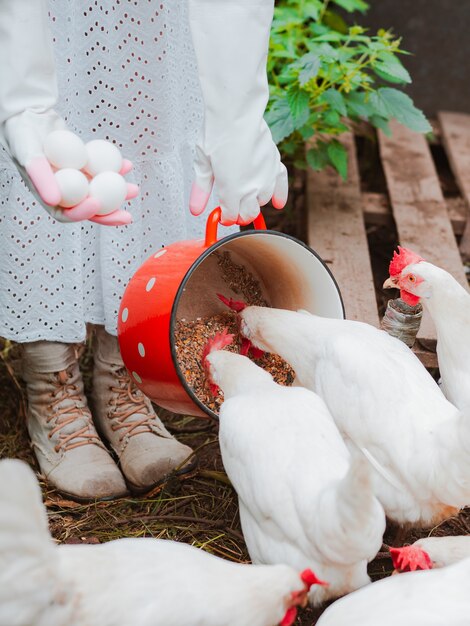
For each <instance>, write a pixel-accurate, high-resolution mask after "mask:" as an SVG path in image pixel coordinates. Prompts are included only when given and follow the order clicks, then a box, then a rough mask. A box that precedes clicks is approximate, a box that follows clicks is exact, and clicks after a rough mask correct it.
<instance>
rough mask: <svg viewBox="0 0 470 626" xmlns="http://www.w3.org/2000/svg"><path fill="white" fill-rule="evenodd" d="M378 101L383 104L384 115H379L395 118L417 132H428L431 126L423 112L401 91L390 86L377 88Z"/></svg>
mask: <svg viewBox="0 0 470 626" xmlns="http://www.w3.org/2000/svg"><path fill="white" fill-rule="evenodd" d="M377 96H378V99H379V101H380V102H381V103H382V104H383V107H384V109H385V111H386V113H387V114H386V115H382V114H380V113H379V115H380V116H381V117H385V118H390V117H394V118H396V119H397V120H398V121H399V122H400V123H401V124H403V125H404V126H407V127H408V128H410V129H411V130H414V131H416V132H418V133H429V132H430V131H431V130H432V128H431V125H430V123H429V122H428V120H427V119H426V117H425V116H424V114H423V112H422V111H420V110H419V109H417V108H416V107H415V105H414V104H413V100H412V99H411V98H410V97H409V96H407V95H406V94H405V93H403V92H402V91H398V89H393V88H392V87H382V88H381V89H378V90H377Z"/></svg>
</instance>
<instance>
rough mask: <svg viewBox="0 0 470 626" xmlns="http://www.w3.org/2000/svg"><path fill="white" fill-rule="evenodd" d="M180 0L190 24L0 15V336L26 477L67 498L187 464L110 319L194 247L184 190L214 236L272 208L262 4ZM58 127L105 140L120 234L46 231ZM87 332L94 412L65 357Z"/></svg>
mask: <svg viewBox="0 0 470 626" xmlns="http://www.w3.org/2000/svg"><path fill="white" fill-rule="evenodd" d="M188 4H189V15H190V16H189V19H188V6H187V4H186V2H183V1H177V0H172V1H169V0H167V1H163V0H160V1H159V2H158V1H155V0H134V1H132V2H131V1H126V2H123V1H122V0H121V1H119V0H116V2H113V3H108V2H104V1H102V2H98V1H97V0H96V1H95V0H93V1H92V0H90V2H89V3H86V4H85V3H79V2H76V1H75V0H51V1H50V2H49V4H48V6H46V0H20V2H18V0H5V1H4V2H3V3H2V4H1V5H0V53H1V55H2V58H3V59H6V61H7V62H6V76H5V77H4V78H2V84H1V85H0V124H1V127H0V128H1V133H0V134H1V136H2V142H3V144H4V146H5V151H4V153H3V154H2V155H1V156H0V159H1V160H0V170H1V174H0V175H1V179H2V180H1V197H0V205H1V207H2V208H1V214H0V221H1V227H0V236H1V246H0V262H1V267H2V268H3V279H2V284H1V285H0V334H1V335H2V336H4V337H6V338H9V339H12V340H15V341H18V342H20V343H21V344H22V345H23V363H24V378H25V381H26V385H27V394H28V417H27V421H28V430H29V433H30V436H31V440H32V445H33V448H34V451H35V453H36V456H37V459H38V462H39V465H40V467H41V470H42V472H43V473H44V474H45V475H46V477H47V478H48V480H49V481H50V482H51V483H52V484H54V485H55V486H56V487H57V488H58V489H60V490H61V491H63V492H65V493H67V494H68V495H70V496H71V497H74V498H77V499H84V500H87V499H91V498H101V499H106V498H113V497H118V496H120V495H123V494H124V493H126V489H127V487H128V488H130V489H131V490H132V491H133V492H137V493H138V492H141V491H145V490H148V489H150V488H151V487H153V486H154V485H155V484H158V483H159V482H160V481H161V480H162V479H163V478H164V477H165V476H166V475H167V474H168V473H169V472H170V471H172V470H173V469H175V468H179V469H180V470H181V471H186V470H187V469H189V468H190V467H191V460H190V459H189V456H190V454H191V450H190V448H188V447H187V446H184V445H182V444H180V443H179V442H177V441H176V440H175V439H174V438H173V437H171V435H170V434H169V433H168V431H167V430H166V429H165V427H164V426H163V424H162V422H161V421H160V419H159V418H158V416H157V415H156V413H155V412H154V410H153V408H152V406H151V404H150V402H149V400H148V399H147V398H145V397H144V396H143V395H142V394H141V392H140V391H139V390H138V389H137V388H136V387H135V386H134V385H133V383H132V382H131V380H130V378H129V377H128V375H127V372H126V370H125V368H124V366H123V363H122V359H121V357H120V354H119V347H118V343H117V339H116V336H115V335H116V320H117V311H118V308H119V301H120V298H121V297H122V294H123V291H124V289H125V287H126V284H127V282H128V280H129V278H130V277H131V276H132V274H133V273H134V272H135V270H136V269H137V268H138V267H139V265H140V264H141V263H142V261H143V260H144V259H145V258H146V257H147V256H149V255H150V253H151V252H152V251H154V250H155V249H156V248H158V247H160V246H162V245H167V244H169V243H171V242H173V241H176V240H181V239H191V238H194V237H198V236H200V235H201V233H202V229H203V226H204V224H203V223H202V221H201V220H197V219H195V218H194V217H193V216H191V215H190V214H189V212H187V210H186V208H185V207H186V206H187V199H188V196H190V209H191V213H192V214H193V215H199V214H200V213H202V211H203V210H204V209H205V206H206V204H207V203H208V200H209V196H210V193H211V190H212V185H213V183H214V180H215V184H216V186H217V190H218V195H219V198H220V203H221V206H222V217H223V223H224V224H225V225H233V224H235V223H240V224H244V223H248V222H250V221H251V220H252V219H253V218H254V217H255V216H256V215H257V213H258V212H259V207H260V206H262V205H263V204H266V203H267V202H269V200H271V198H273V203H274V205H275V206H278V207H279V208H281V207H282V206H284V204H285V202H286V199H287V176H286V172H285V168H284V166H283V165H282V163H281V162H280V158H279V153H278V151H277V149H276V147H275V145H274V143H273V141H272V138H271V135H270V132H269V129H268V128H267V126H266V124H265V122H264V120H263V117H262V116H263V112H264V108H265V106H266V102H267V98H268V86H267V79H266V71H265V66H266V54H267V47H268V40H269V28H270V23H271V19H272V11H273V0H189V3H188ZM47 8H49V19H48V18H47ZM49 26H50V28H51V31H52V41H53V52H52V49H51V42H50V35H49V32H48V27H49ZM191 35H192V37H191ZM192 39H193V41H194V48H193V41H192ZM194 52H195V53H196V54H194ZM196 59H197V65H196ZM54 65H55V67H56V69H57V80H58V93H59V94H60V97H59V99H58V100H57V96H56V92H57V89H56V74H55V71H54ZM198 70H199V71H198ZM201 88H202V89H201ZM201 92H202V93H201ZM64 120H65V123H66V125H67V127H68V128H69V129H70V130H72V131H74V132H76V133H77V134H79V135H80V136H81V137H82V138H83V139H84V140H85V141H87V140H89V139H92V138H103V139H108V140H109V141H112V142H113V143H115V144H116V145H117V146H119V147H120V148H121V150H122V152H123V154H124V156H126V157H129V158H130V159H132V161H133V163H134V168H133V170H132V172H131V174H130V176H129V177H128V178H129V179H130V180H132V181H133V182H134V183H137V184H138V185H139V187H140V197H138V198H136V199H134V200H132V202H131V203H130V204H129V205H128V213H125V212H122V213H121V214H120V215H118V219H117V220H116V221H115V223H116V224H126V223H127V222H129V221H130V218H132V223H129V224H128V225H125V226H124V225H121V226H113V227H109V226H108V227H105V226H104V225H103V224H97V223H93V222H90V221H81V222H76V223H60V222H59V221H57V219H59V220H64V215H63V213H62V211H60V209H58V208H57V207H54V206H50V204H51V201H50V198H51V197H52V196H53V194H52V196H51V195H50V194H49V192H50V190H51V185H53V184H54V183H53V178H52V176H49V178H48V177H47V175H46V176H45V177H44V168H42V169H41V168H39V174H38V173H37V172H38V168H37V167H36V165H37V164H38V163H39V164H40V165H41V164H44V155H43V153H42V143H43V140H44V137H46V136H47V134H48V133H49V132H51V131H52V130H54V129H55V128H60V127H62V126H63V125H64ZM195 146H196V160H195V170H196V178H195V180H194V184H193V187H192V190H191V192H190V183H191V179H192V162H193V155H194V147H195ZM11 157H12V158H11ZM17 168H19V170H20V171H21V173H22V175H23V178H24V179H25V180H26V182H27V184H28V185H29V186H30V187H31V188H32V189H33V191H34V192H35V196H36V199H35V198H34V196H33V195H32V194H31V193H30V192H29V191H28V190H27V187H26V186H25V184H24V182H23V180H22V178H21V177H20V175H19V173H18V171H17ZM27 172H28V173H29V175H28V173H27ZM46 174H47V172H46ZM41 177H42V178H41ZM48 194H49V195H48ZM44 208H45V209H46V210H47V211H48V212H49V215H47V213H45V212H44ZM78 217H85V215H81V216H80V215H79V216H78ZM86 217H90V215H87V216H86ZM87 324H93V325H95V332H94V359H95V361H94V372H93V389H94V391H93V403H92V411H93V418H92V414H91V411H90V408H89V407H88V403H87V399H86V397H85V395H84V392H83V382H82V379H81V374H80V370H79V367H78V360H77V349H76V347H77V344H79V343H80V342H83V341H84V339H85V337H86V328H87ZM98 432H99V433H100V435H98ZM101 437H102V438H103V440H105V441H107V442H108V444H109V445H111V447H112V448H113V450H114V451H115V453H116V455H117V457H118V458H119V468H118V466H117V465H116V464H115V463H114V461H113V459H112V458H111V456H110V455H109V454H108V452H107V449H106V447H105V446H104V444H103V443H102V440H101Z"/></svg>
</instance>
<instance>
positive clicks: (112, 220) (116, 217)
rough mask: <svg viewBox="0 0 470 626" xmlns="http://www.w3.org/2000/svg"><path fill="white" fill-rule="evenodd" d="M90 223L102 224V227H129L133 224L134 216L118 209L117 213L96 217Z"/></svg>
mask: <svg viewBox="0 0 470 626" xmlns="http://www.w3.org/2000/svg"><path fill="white" fill-rule="evenodd" d="M90 222H94V223H95V224H101V226H127V224H131V222H132V215H131V214H130V213H129V211H124V210H123V209H118V210H117V211H113V212H112V213H108V214H107V215H96V216H95V217H91V218H90Z"/></svg>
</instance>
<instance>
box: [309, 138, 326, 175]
mask: <svg viewBox="0 0 470 626" xmlns="http://www.w3.org/2000/svg"><path fill="white" fill-rule="evenodd" d="M307 163H308V164H309V165H310V167H311V168H312V169H313V170H315V171H316V172H319V171H320V170H322V169H323V168H324V167H325V166H326V165H328V163H329V158H328V152H327V144H325V143H318V144H317V145H316V146H315V147H314V148H310V150H308V151H307Z"/></svg>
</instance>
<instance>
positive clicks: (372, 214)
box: [362, 191, 393, 226]
mask: <svg viewBox="0 0 470 626" xmlns="http://www.w3.org/2000/svg"><path fill="white" fill-rule="evenodd" d="M362 210H363V211H364V220H365V222H366V224H374V225H377V226H393V216H392V209H391V208H390V205H389V203H388V197H387V195H386V194H384V193H376V192H371V191H366V192H363V193H362Z"/></svg>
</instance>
